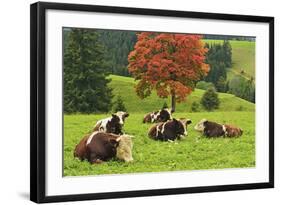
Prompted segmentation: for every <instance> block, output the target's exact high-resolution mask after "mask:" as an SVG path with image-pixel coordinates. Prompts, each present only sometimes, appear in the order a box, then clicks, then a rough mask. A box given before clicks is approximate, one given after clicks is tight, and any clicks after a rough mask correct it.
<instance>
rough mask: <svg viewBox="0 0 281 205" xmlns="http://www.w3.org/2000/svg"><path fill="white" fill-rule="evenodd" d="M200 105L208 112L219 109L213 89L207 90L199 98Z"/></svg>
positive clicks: (216, 95)
mask: <svg viewBox="0 0 281 205" xmlns="http://www.w3.org/2000/svg"><path fill="white" fill-rule="evenodd" d="M201 104H202V106H203V107H204V108H205V109H206V110H208V111H212V110H214V109H217V108H219V104H220V101H219V98H218V94H217V92H216V90H215V89H214V88H208V89H207V90H206V92H205V93H204V95H203V96H202V98H201Z"/></svg>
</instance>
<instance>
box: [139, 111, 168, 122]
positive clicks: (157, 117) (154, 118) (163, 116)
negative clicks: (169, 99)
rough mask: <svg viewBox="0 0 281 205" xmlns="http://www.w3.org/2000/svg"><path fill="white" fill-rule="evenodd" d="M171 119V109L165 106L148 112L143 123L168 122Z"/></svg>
mask: <svg viewBox="0 0 281 205" xmlns="http://www.w3.org/2000/svg"><path fill="white" fill-rule="evenodd" d="M171 119H172V114H171V109H168V108H164V109H161V110H158V111H155V112H151V113H147V114H146V115H145V116H144V118H143V123H154V122H166V121H168V120H171Z"/></svg>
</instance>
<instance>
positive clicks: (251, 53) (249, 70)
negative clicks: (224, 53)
mask: <svg viewBox="0 0 281 205" xmlns="http://www.w3.org/2000/svg"><path fill="white" fill-rule="evenodd" d="M204 41H205V42H206V43H209V44H212V43H222V42H223V40H204ZM229 42H230V44H231V47H232V61H233V65H232V67H231V68H229V71H228V79H231V78H232V77H233V76H235V75H242V76H244V77H245V78H251V77H255V46H256V42H253V41H229ZM241 70H243V71H244V74H241Z"/></svg>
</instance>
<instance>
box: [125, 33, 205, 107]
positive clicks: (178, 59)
mask: <svg viewBox="0 0 281 205" xmlns="http://www.w3.org/2000/svg"><path fill="white" fill-rule="evenodd" d="M137 37H138V40H137V43H136V45H135V47H134V50H133V51H132V52H131V53H130V54H129V56H128V61H129V65H128V70H129V72H130V73H131V74H132V76H133V77H134V78H135V79H136V80H138V83H137V85H136V93H137V95H138V96H139V97H140V98H141V99H143V98H145V97H147V96H149V95H150V94H151V92H152V90H153V89H155V90H156V92H157V95H158V96H159V97H161V98H167V97H168V96H171V99H172V100H171V102H172V105H171V106H172V111H175V106H176V101H177V102H182V101H184V100H186V97H187V95H189V94H190V93H191V92H192V90H193V89H194V87H195V84H196V82H197V81H199V80H200V79H202V78H203V77H204V76H205V75H207V73H208V71H209V66H208V64H206V63H204V60H205V54H206V52H207V51H208V50H207V48H204V43H203V42H202V41H201V38H202V36H201V35H190V34H171V33H155V32H142V33H139V34H137Z"/></svg>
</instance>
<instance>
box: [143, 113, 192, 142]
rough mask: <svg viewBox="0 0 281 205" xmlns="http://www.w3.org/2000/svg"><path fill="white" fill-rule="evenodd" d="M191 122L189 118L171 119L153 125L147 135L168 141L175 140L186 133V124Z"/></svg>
mask: <svg viewBox="0 0 281 205" xmlns="http://www.w3.org/2000/svg"><path fill="white" fill-rule="evenodd" d="M190 123H191V120H189V119H183V118H181V119H178V120H177V119H172V120H169V121H167V122H161V123H158V124H156V125H153V126H152V127H151V128H150V130H149V132H148V136H149V137H151V138H152V139H155V140H161V141H168V140H172V141H174V140H176V139H179V138H181V137H184V136H186V135H187V130H186V128H187V125H189V124H190Z"/></svg>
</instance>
